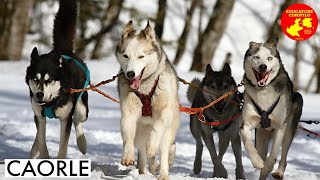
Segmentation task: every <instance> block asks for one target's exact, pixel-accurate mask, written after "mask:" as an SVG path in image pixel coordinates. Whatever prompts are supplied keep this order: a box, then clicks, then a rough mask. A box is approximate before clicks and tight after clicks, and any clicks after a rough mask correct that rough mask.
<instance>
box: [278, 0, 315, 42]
mask: <svg viewBox="0 0 320 180" xmlns="http://www.w3.org/2000/svg"><path fill="white" fill-rule="evenodd" d="M281 27H282V31H283V32H284V33H285V34H286V35H287V36H288V37H289V38H291V39H293V40H297V41H302V40H306V39H309V38H310V37H311V36H312V35H313V34H314V33H315V32H316V30H317V27H318V17H317V14H316V13H315V11H314V10H313V9H312V8H311V7H310V6H308V5H306V4H293V5H291V6H289V7H288V8H287V9H286V10H285V11H284V12H283V13H282V17H281Z"/></svg>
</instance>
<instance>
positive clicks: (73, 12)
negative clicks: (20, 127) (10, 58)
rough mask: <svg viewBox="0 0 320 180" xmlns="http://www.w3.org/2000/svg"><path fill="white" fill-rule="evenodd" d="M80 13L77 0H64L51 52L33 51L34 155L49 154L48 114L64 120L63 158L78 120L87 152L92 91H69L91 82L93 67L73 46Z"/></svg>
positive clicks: (78, 132)
mask: <svg viewBox="0 0 320 180" xmlns="http://www.w3.org/2000/svg"><path fill="white" fill-rule="evenodd" d="M76 17H77V2H76V0H60V7H59V11H58V13H57V15H56V17H55V21H54V30H53V46H54V49H53V50H52V51H51V52H50V53H48V54H42V55H39V54H38V50H37V48H34V49H33V51H32V53H31V62H30V65H29V67H28V68H27V75H26V83H27V84H28V86H29V90H30V98H31V104H32V109H33V112H34V114H35V115H34V122H35V124H36V127H37V134H36V138H35V141H34V143H33V146H32V149H31V152H30V158H36V157H37V154H38V152H39V153H40V156H39V157H40V158H49V153H48V149H47V145H46V117H48V118H59V119H60V123H61V129H60V145H59V153H58V157H57V158H59V159H63V158H66V154H67V146H68V141H69V136H70V131H71V125H72V122H73V123H74V126H75V129H76V136H77V144H78V147H79V150H80V151H81V152H82V153H83V154H85V153H86V148H87V142H86V139H85V136H84V134H83V130H82V123H83V122H84V121H86V120H87V117H88V111H89V109H88V94H87V92H84V93H83V94H80V93H75V94H71V93H69V92H68V89H70V88H83V87H84V86H86V85H87V84H88V83H89V71H88V69H87V67H86V65H85V64H84V62H83V61H82V60H81V59H79V58H77V57H76V56H75V55H74V54H73V52H72V50H73V39H74V34H75V25H76Z"/></svg>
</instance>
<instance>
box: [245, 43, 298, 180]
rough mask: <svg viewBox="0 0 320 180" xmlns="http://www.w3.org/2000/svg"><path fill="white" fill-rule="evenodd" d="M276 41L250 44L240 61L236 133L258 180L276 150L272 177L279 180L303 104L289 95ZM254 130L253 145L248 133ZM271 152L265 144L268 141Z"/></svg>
mask: <svg viewBox="0 0 320 180" xmlns="http://www.w3.org/2000/svg"><path fill="white" fill-rule="evenodd" d="M277 43H278V38H274V39H272V40H270V41H268V42H266V43H256V42H250V44H249V49H248V50H247V52H246V54H245V59H244V70H245V75H244V78H243V80H244V83H245V93H244V106H243V110H242V119H243V124H242V127H241V130H240V133H241V137H242V140H243V144H244V146H245V149H246V151H247V152H248V155H249V157H250V160H251V162H252V165H253V166H254V167H255V168H257V169H261V172H260V180H263V179H266V178H267V176H268V174H269V173H270V172H271V171H272V169H273V166H274V164H275V163H276V158H277V155H278V151H279V149H280V146H282V152H281V160H280V164H279V168H278V170H277V171H276V172H275V173H273V177H275V178H277V179H282V178H283V174H284V170H285V168H286V165H287V154H288V151H289V147H290V145H291V142H292V139H293V136H294V133H295V131H296V129H297V124H298V122H299V120H300V117H301V113H302V106H303V100H302V96H301V94H300V93H298V92H294V91H293V85H292V82H291V80H290V78H289V76H288V73H287V72H286V71H285V69H284V67H283V64H282V61H281V58H280V54H279V52H278V51H277ZM255 128H256V143H255V145H254V144H253V142H252V140H251V131H252V130H253V129H255ZM272 137H273V140H272V150H271V152H270V155H269V156H268V157H267V154H268V144H269V142H270V140H271V139H272Z"/></svg>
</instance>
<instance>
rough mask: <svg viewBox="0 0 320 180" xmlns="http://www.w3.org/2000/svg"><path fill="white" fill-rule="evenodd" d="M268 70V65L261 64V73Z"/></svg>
mask: <svg viewBox="0 0 320 180" xmlns="http://www.w3.org/2000/svg"><path fill="white" fill-rule="evenodd" d="M266 70H267V65H265V64H261V65H260V66H259V71H260V72H265V71H266Z"/></svg>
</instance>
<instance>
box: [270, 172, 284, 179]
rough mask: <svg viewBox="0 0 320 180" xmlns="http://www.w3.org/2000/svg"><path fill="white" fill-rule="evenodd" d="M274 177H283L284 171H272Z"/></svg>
mask: <svg viewBox="0 0 320 180" xmlns="http://www.w3.org/2000/svg"><path fill="white" fill-rule="evenodd" d="M272 177H274V178H275V179H283V173H281V172H274V173H272Z"/></svg>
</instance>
